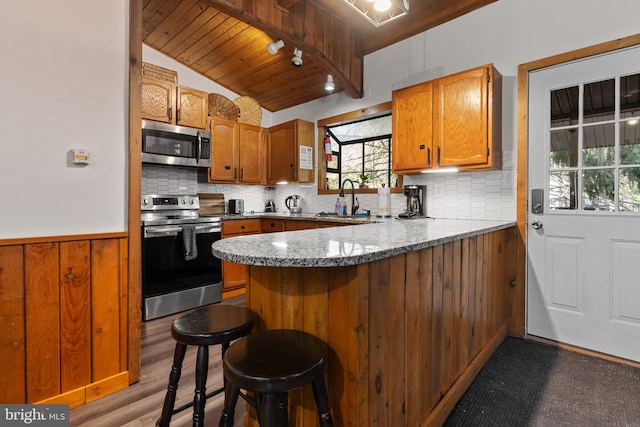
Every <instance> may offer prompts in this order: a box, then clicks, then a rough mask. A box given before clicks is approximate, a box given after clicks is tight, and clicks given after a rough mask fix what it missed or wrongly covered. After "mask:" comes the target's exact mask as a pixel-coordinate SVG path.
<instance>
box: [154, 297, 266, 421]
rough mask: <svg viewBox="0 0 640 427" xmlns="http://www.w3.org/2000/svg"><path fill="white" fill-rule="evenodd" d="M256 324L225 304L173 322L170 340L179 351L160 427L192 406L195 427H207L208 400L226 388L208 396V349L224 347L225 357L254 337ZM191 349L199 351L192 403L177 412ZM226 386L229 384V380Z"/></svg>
mask: <svg viewBox="0 0 640 427" xmlns="http://www.w3.org/2000/svg"><path fill="white" fill-rule="evenodd" d="M253 323H254V320H253V313H252V312H251V310H249V309H247V308H244V307H240V306H236V305H223V304H211V305H206V306H203V307H198V308H196V309H194V310H192V311H190V312H188V313H186V314H184V315H182V316H180V317H179V318H177V319H175V320H174V321H173V323H172V324H171V336H172V337H173V338H174V339H175V341H176V349H175V351H174V355H173V365H172V366H171V373H170V374H169V385H168V386H167V394H166V396H165V400H164V404H163V406H162V414H161V415H160V418H159V419H158V421H157V422H156V425H157V426H160V427H166V426H168V425H169V423H170V422H171V417H172V416H173V415H174V414H176V413H178V412H180V411H182V410H184V409H187V408H189V407H191V406H193V425H194V426H195V427H199V426H203V425H204V405H205V402H206V400H207V398H209V397H211V396H213V395H216V394H218V393H221V392H223V391H224V387H222V388H219V389H217V390H214V391H213V392H212V393H209V394H205V393H206V383H207V371H208V370H209V346H210V345H215V344H221V345H222V356H223V357H224V354H225V352H226V351H227V349H228V348H229V345H230V343H231V341H233V340H236V339H238V338H241V337H244V336H245V335H248V334H249V333H251V329H253ZM189 345H193V346H197V347H198V354H197V357H196V387H195V391H194V397H193V403H190V404H187V405H184V406H182V407H180V408H177V409H174V404H175V400H176V392H177V390H178V382H179V381H180V375H181V372H182V362H183V361H184V356H185V353H186V351H187V346H189ZM224 382H225V384H226V378H225V379H224Z"/></svg>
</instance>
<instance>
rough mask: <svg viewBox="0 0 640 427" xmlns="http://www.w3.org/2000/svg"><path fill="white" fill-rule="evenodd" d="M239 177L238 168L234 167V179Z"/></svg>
mask: <svg viewBox="0 0 640 427" xmlns="http://www.w3.org/2000/svg"><path fill="white" fill-rule="evenodd" d="M237 177H238V168H233V179H236V178H237Z"/></svg>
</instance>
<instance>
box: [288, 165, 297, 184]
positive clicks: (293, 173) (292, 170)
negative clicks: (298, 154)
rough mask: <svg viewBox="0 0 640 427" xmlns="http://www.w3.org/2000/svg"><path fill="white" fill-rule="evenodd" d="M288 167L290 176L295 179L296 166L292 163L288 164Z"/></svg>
mask: <svg viewBox="0 0 640 427" xmlns="http://www.w3.org/2000/svg"><path fill="white" fill-rule="evenodd" d="M289 167H290V168H291V178H293V179H294V180H295V179H296V168H295V167H293V163H292V164H290V165H289Z"/></svg>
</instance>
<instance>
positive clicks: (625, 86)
mask: <svg viewBox="0 0 640 427" xmlns="http://www.w3.org/2000/svg"><path fill="white" fill-rule="evenodd" d="M639 116H640V74H633V75H631V76H624V77H620V118H623V119H624V118H627V117H639Z"/></svg>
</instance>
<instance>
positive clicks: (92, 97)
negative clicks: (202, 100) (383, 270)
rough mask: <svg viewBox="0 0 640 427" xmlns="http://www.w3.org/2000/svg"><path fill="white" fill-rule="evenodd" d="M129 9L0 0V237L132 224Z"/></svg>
mask: <svg viewBox="0 0 640 427" xmlns="http://www.w3.org/2000/svg"><path fill="white" fill-rule="evenodd" d="M128 9H129V5H128V1H126V0H110V1H101V0H87V1H81V2H79V1H76V0H56V1H54V2H52V1H48V0H22V1H20V0H5V1H2V2H0V52H1V55H2V59H1V63H0V81H1V82H2V84H1V85H0V147H1V151H0V200H1V201H0V238H13V237H16V238H17V237H32V236H50V235H68V234H83V233H101V232H117V231H123V230H126V208H127V196H126V182H127V167H126V161H127V159H126V153H127V139H128V134H127V127H126V123H127V120H128V111H127V90H128V75H127V71H128V38H129V37H128V34H129V29H128ZM71 148H86V149H88V150H89V151H90V152H91V156H92V163H91V165H90V166H87V167H85V168H77V167H68V166H67V152H68V151H69V150H70V149H71Z"/></svg>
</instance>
